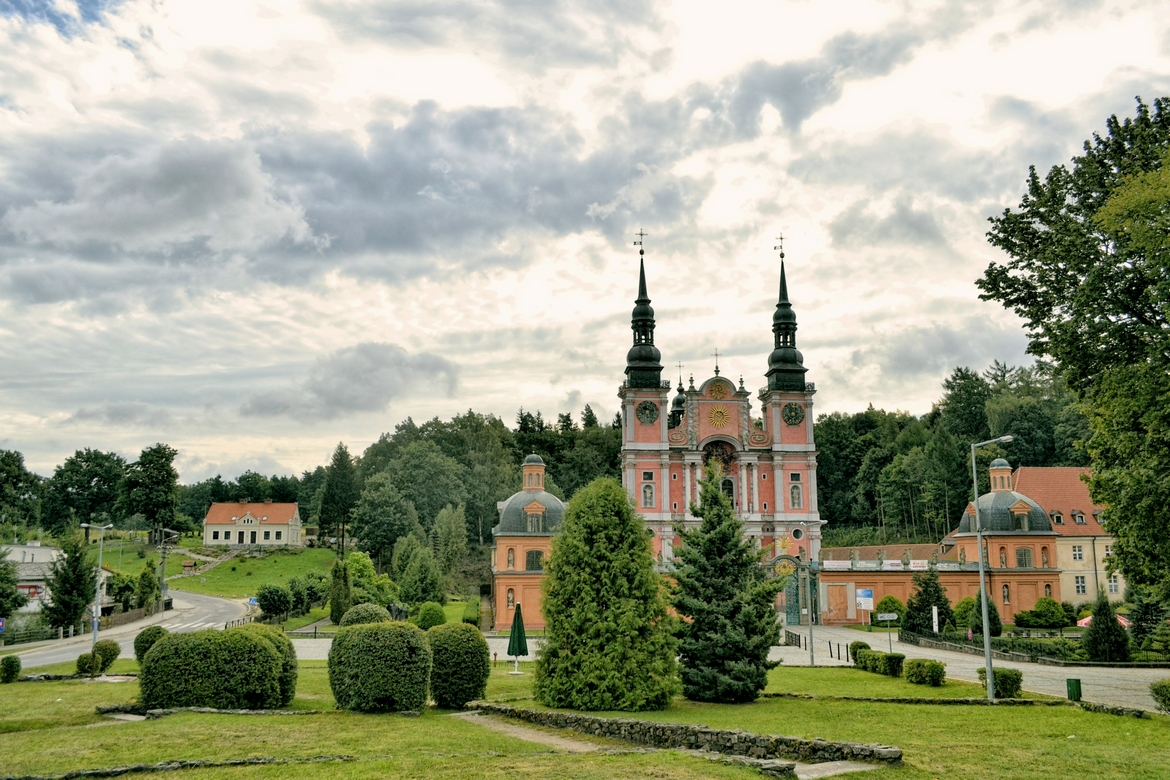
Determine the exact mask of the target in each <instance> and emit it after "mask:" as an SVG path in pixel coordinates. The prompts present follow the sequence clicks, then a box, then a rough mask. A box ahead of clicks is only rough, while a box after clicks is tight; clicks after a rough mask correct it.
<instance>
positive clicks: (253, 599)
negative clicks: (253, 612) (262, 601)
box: [248, 596, 258, 607]
mask: <svg viewBox="0 0 1170 780" xmlns="http://www.w3.org/2000/svg"><path fill="white" fill-rule="evenodd" d="M257 603H258V602H257V601H256V597H255V596H250V597H249V598H248V606H249V607H254V606H256V604H257Z"/></svg>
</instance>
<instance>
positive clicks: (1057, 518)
mask: <svg viewBox="0 0 1170 780" xmlns="http://www.w3.org/2000/svg"><path fill="white" fill-rule="evenodd" d="M1052 523H1053V525H1064V517H1063V516H1062V515H1061V514H1060V512H1053V513H1052Z"/></svg>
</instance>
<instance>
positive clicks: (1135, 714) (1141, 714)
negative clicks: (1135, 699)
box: [1077, 701, 1150, 719]
mask: <svg viewBox="0 0 1170 780" xmlns="http://www.w3.org/2000/svg"><path fill="white" fill-rule="evenodd" d="M1077 703H1078V704H1079V705H1080V706H1081V709H1082V710H1084V711H1085V712H1099V713H1101V714H1102V715H1120V716H1122V717H1126V718H1147V719H1148V718H1149V717H1150V713H1148V712H1146V711H1145V710H1139V709H1134V708H1133V707H1111V706H1109V705H1108V704H1095V703H1093V702H1091V701H1082V702H1077Z"/></svg>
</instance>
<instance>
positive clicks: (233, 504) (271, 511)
mask: <svg viewBox="0 0 1170 780" xmlns="http://www.w3.org/2000/svg"><path fill="white" fill-rule="evenodd" d="M296 513H297V505H296V504H266V503H264V502H259V503H247V504H244V503H240V502H239V501H225V502H224V503H222V504H212V505H211V509H208V510H207V517H206V518H205V519H204V521H203V523H204V525H235V523H236V518H238V517H243V516H244V515H245V514H251V515H252V517H254V518H256V522H257V523H259V524H260V525H288V524H289V523H290V522H292V519H293V516H294V515H296Z"/></svg>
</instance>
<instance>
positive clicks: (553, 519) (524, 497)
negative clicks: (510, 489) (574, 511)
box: [492, 490, 565, 536]
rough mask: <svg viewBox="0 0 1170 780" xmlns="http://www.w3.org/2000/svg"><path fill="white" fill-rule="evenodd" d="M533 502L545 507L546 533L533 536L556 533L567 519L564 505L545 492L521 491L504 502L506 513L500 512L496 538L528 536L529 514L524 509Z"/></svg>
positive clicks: (495, 532) (495, 529) (495, 531)
mask: <svg viewBox="0 0 1170 780" xmlns="http://www.w3.org/2000/svg"><path fill="white" fill-rule="evenodd" d="M533 501H536V502H537V503H539V504H541V505H542V506H544V533H539V534H532V535H533V536H550V535H552V534H554V533H556V531H557V529H558V528H559V527H560V525H561V521H562V520H564V519H565V505H564V503H563V502H562V501H561V500H560V499H559V498H557V497H556V496H554V495H553V494H552V493H548V492H546V491H544V490H521V491H520V492H519V493H515V494H513V495H512V497H511V498H509V499H508V500H507V501H506V502H504V511H502V512H500V522H499V523H498V524H497V525H496V527H495V528H493V529H492V534H493V535H494V536H527V535H528V534H529V533H530V532H529V530H528V513H527V512H525V511H524V507H526V506H528V505H529V504H531V503H532V502H533Z"/></svg>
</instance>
